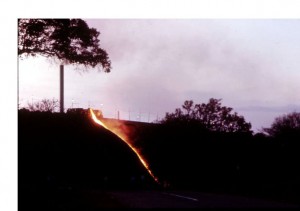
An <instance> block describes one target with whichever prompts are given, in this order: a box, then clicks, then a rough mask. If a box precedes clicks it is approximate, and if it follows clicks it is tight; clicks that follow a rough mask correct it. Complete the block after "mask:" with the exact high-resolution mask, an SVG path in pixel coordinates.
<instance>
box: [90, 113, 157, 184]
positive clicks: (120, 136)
mask: <svg viewBox="0 0 300 211" xmlns="http://www.w3.org/2000/svg"><path fill="white" fill-rule="evenodd" d="M90 112H91V116H92V119H93V120H94V121H95V122H96V123H97V124H99V125H101V126H102V127H104V128H106V129H107V130H109V131H111V132H113V133H114V134H116V135H117V136H118V137H119V138H120V139H122V140H123V141H124V142H125V143H126V144H127V145H128V146H129V147H130V148H131V149H132V150H133V151H134V153H135V154H136V155H137V156H138V158H139V160H140V161H141V163H142V164H143V166H144V167H145V168H146V169H147V171H148V173H149V174H150V175H151V177H152V178H153V179H154V180H155V181H156V182H157V183H159V181H158V178H157V177H155V176H154V174H153V173H152V171H151V170H150V168H149V165H148V163H147V162H146V161H145V160H144V158H143V157H142V155H141V154H140V153H139V151H138V150H137V149H136V148H135V147H134V146H132V145H131V144H130V143H129V141H128V138H127V136H126V135H125V134H123V133H121V132H120V131H119V130H117V129H116V128H114V127H109V126H108V125H106V124H104V123H103V122H102V121H101V120H99V119H98V118H97V117H96V115H95V113H94V111H93V110H92V109H90Z"/></svg>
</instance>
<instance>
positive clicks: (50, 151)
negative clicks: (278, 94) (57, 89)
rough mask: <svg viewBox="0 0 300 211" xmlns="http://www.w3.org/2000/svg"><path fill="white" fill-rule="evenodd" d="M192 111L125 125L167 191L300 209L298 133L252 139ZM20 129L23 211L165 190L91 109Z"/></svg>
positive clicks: (24, 122)
mask: <svg viewBox="0 0 300 211" xmlns="http://www.w3.org/2000/svg"><path fill="white" fill-rule="evenodd" d="M215 102H218V103H219V101H215ZM218 103H216V105H218ZM191 105H192V103H191V102H190V101H186V103H185V104H184V107H183V109H185V110H184V111H182V112H181V113H180V112H178V114H179V113H180V114H181V115H178V116H179V117H180V119H179V120H178V119H177V118H168V119H167V120H166V119H164V120H163V121H162V122H161V123H156V124H153V123H152V124H147V123H138V122H126V121H123V123H124V124H126V125H127V126H128V128H131V129H133V130H134V131H135V134H134V135H133V134H131V135H132V137H135V139H134V142H133V144H134V145H135V146H136V147H138V148H139V149H141V152H142V154H143V155H144V157H145V158H146V160H147V161H148V163H149V164H150V168H151V170H152V171H153V173H154V174H155V175H156V176H158V178H159V179H160V181H162V182H163V187H164V188H165V189H167V190H168V189H170V190H173V189H174V190H195V191H201V192H211V193H223V194H236V195H245V196H251V197H261V198H268V199H272V200H278V201H288V202H293V203H297V204H300V203H299V197H300V166H299V165H298V161H299V160H300V154H299V147H300V142H299V138H297V137H299V136H296V137H292V136H291V135H290V133H289V132H286V131H290V130H286V128H287V127H289V126H291V128H290V129H291V130H295V131H299V128H298V127H294V126H292V125H290V124H284V125H285V127H284V130H282V131H283V132H282V133H278V134H280V135H272V136H271V135H266V134H264V133H257V134H254V135H253V134H252V131H251V130H244V129H242V130H235V131H234V130H222V129H218V130H216V129H215V128H216V127H215V128H214V129H211V127H207V126H206V125H205V124H203V122H202V120H201V121H198V120H197V119H196V118H193V116H192V114H193V112H194V108H195V107H193V106H191ZM204 107H205V106H204ZM221 108H222V107H221ZM234 115H235V116H237V114H234ZM168 116H170V114H169V115H166V117H168ZM181 117H183V118H181ZM189 117H192V118H189ZM296 117H298V114H295V113H292V114H291V115H286V116H284V117H280V118H277V119H275V121H274V124H275V123H278V122H280V123H281V122H282V121H279V120H283V119H284V120H285V119H286V118H291V119H292V120H294V118H296ZM241 119H242V118H241ZM296 119H297V118H296ZM115 121H117V120H115ZM283 122H285V121H283ZM123 123H122V124H123ZM244 123H245V124H247V123H246V122H244ZM287 125H289V126H287ZM296 125H297V124H296ZM18 128H19V129H18V132H19V133H18V135H19V157H18V159H19V206H20V208H22V209H23V210H26V209H27V208H30V209H31V210H34V209H36V210H38V209H39V208H40V207H41V206H43V208H44V207H45V205H46V208H47V209H48V208H49V210H50V209H55V210H57V209H56V208H58V206H64V205H62V204H64V203H67V202H68V203H69V205H70V204H71V205H70V206H71V208H74V207H78V206H79V207H82V209H86V208H87V207H88V206H91V204H89V203H87V202H86V201H85V200H83V198H84V197H83V196H85V197H86V195H85V194H84V193H85V192H84V191H85V190H102V191H106V190H116V189H118V190H120V189H121V190H135V189H147V190H149V189H157V188H159V189H160V188H162V187H158V186H156V183H155V182H154V181H153V179H152V178H151V177H150V175H149V174H148V172H146V170H145V169H144V167H143V166H142V165H141V163H140V162H139V160H138V158H137V157H136V155H135V154H134V153H133V152H132V151H131V150H130V149H129V148H128V146H126V144H124V143H123V142H122V141H120V140H118V138H117V137H116V136H115V135H114V134H112V133H111V132H109V131H107V130H105V129H103V128H100V127H99V126H98V125H95V124H94V123H93V121H91V119H90V117H88V116H87V115H86V114H85V113H84V110H78V111H77V110H72V112H71V111H70V112H68V113H67V114H59V113H51V112H38V111H36V112H30V111H29V110H26V109H22V110H19V123H18ZM276 128H278V127H276ZM233 131H234V132H233ZM274 134H275V133H274ZM293 134H297V135H299V133H296V132H295V133H293ZM104 198H105V197H104ZM33 200H34V202H33ZM74 200H75V201H74ZM32 203H35V205H34V206H33V205H32ZM104 204H105V203H104ZM66 206H67V205H66ZM65 208H66V207H65ZM22 209H20V210H22ZM47 209H46V210H47ZM58 210H59V209H58Z"/></svg>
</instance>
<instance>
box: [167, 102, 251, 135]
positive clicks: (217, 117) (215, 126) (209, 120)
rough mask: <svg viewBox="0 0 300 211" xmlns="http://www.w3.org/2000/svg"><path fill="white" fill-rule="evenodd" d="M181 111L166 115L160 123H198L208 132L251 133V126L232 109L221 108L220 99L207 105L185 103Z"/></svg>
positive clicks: (178, 109)
mask: <svg viewBox="0 0 300 211" xmlns="http://www.w3.org/2000/svg"><path fill="white" fill-rule="evenodd" d="M182 108H183V110H181V109H180V108H177V109H176V110H175V113H166V116H165V118H164V119H163V120H162V121H161V123H170V122H176V121H177V122H178V121H179V122H191V121H193V122H198V123H200V124H201V125H202V126H204V127H205V128H206V129H208V130H210V131H218V132H251V130H250V129H251V124H250V123H248V122H246V121H245V119H244V117H243V116H239V115H238V114H237V113H236V112H234V113H232V110H233V109H232V108H230V107H225V106H221V100H220V99H214V98H211V99H210V100H209V101H208V103H207V104H205V103H202V104H195V105H194V102H193V101H192V100H190V101H185V102H184V104H183V106H182Z"/></svg>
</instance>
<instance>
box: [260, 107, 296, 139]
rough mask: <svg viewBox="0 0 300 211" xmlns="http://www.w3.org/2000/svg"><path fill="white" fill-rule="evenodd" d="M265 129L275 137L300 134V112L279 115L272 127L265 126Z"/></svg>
mask: <svg viewBox="0 0 300 211" xmlns="http://www.w3.org/2000/svg"><path fill="white" fill-rule="evenodd" d="M263 131H264V132H266V133H267V134H268V135H270V136H273V137H281V136H291V135H295V134H298V135H300V113H297V112H293V113H290V114H287V115H282V116H279V117H277V118H275V120H274V122H273V123H272V125H271V127H270V128H263Z"/></svg>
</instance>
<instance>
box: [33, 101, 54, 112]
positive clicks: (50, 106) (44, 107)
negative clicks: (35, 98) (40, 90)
mask: <svg viewBox="0 0 300 211" xmlns="http://www.w3.org/2000/svg"><path fill="white" fill-rule="evenodd" d="M58 107H59V103H58V100H56V99H52V100H49V99H43V100H41V101H40V102H35V103H28V109H29V111H43V112H54V111H55V109H56V108H58Z"/></svg>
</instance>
